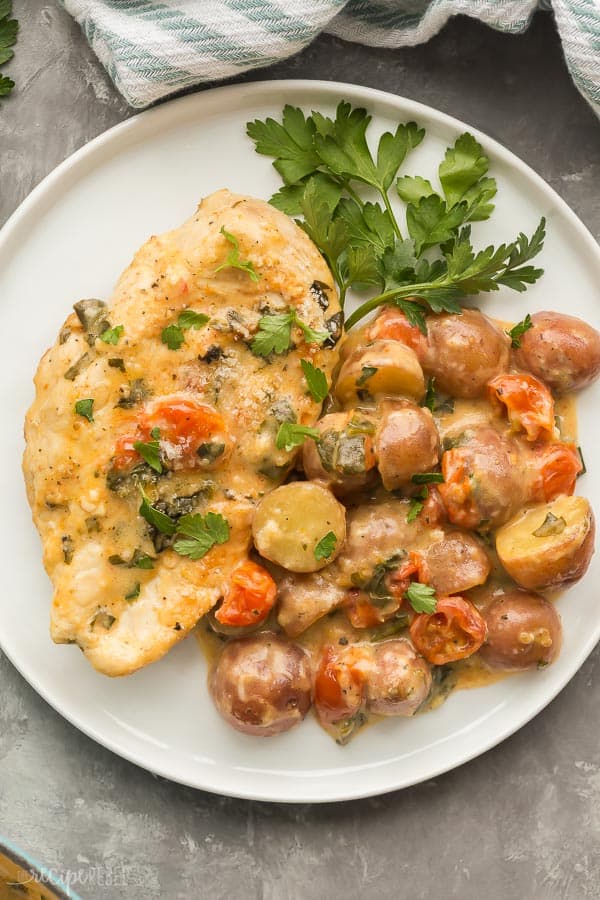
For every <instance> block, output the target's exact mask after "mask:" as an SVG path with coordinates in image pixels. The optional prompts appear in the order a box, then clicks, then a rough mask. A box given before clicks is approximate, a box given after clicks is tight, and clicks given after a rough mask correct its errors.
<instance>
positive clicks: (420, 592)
mask: <svg viewBox="0 0 600 900" xmlns="http://www.w3.org/2000/svg"><path fill="white" fill-rule="evenodd" d="M404 596H405V597H406V599H407V600H408V601H409V603H410V605H411V606H412V608H413V609H414V611H415V612H416V613H427V615H429V616H431V615H433V613H434V612H435V610H436V607H437V598H436V596H435V590H434V589H433V588H432V587H430V586H429V585H428V584H421V583H420V582H419V581H412V582H411V583H410V585H409V587H408V590H407V592H406V593H405V595H404Z"/></svg>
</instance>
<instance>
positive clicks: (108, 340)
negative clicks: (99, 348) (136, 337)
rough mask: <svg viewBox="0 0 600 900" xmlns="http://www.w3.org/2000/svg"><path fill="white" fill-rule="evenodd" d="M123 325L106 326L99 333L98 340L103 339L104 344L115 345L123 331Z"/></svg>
mask: <svg viewBox="0 0 600 900" xmlns="http://www.w3.org/2000/svg"><path fill="white" fill-rule="evenodd" d="M124 331H125V327H124V326H123V325H115V327H114V328H107V329H106V330H105V331H103V332H102V334H101V335H100V340H101V341H104V343H105V344H112V345H113V346H116V345H117V344H118V343H119V340H120V338H121V335H122V334H123V333H124Z"/></svg>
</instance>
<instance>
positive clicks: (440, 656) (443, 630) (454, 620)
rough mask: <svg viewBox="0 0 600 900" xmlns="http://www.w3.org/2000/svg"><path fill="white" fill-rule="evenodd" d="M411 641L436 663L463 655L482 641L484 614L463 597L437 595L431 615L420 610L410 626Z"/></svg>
mask: <svg viewBox="0 0 600 900" xmlns="http://www.w3.org/2000/svg"><path fill="white" fill-rule="evenodd" d="M410 636H411V638H412V642H413V644H414V645H415V647H416V648H417V650H418V651H419V653H422V654H423V656H424V657H425V659H426V660H427V661H428V662H430V663H433V664H434V665H436V666H443V665H444V664H445V663H449V662H454V660H457V659H465V658H466V657H467V656H471V655H472V654H473V653H475V652H476V651H477V650H479V648H480V647H481V645H482V644H483V642H484V640H485V636H486V625H485V620H484V618H483V616H482V615H481V614H480V613H479V612H478V610H477V609H475V607H474V606H473V604H472V603H469V601H468V600H465V599H464V598H463V597H457V596H455V597H439V598H438V601H437V607H436V611H435V612H434V613H432V615H427V614H426V613H420V614H419V615H418V616H416V617H415V618H414V620H413V622H412V624H411V626H410Z"/></svg>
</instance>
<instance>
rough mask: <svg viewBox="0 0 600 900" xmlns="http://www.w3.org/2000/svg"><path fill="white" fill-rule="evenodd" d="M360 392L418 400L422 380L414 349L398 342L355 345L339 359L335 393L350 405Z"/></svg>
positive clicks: (422, 391)
mask: <svg viewBox="0 0 600 900" xmlns="http://www.w3.org/2000/svg"><path fill="white" fill-rule="evenodd" d="M371 370H372V371H371ZM369 372H371V374H369ZM363 392H364V393H365V394H368V395H370V396H371V397H381V396H392V397H395V396H398V397H407V398H409V399H411V400H416V401H417V402H419V401H420V400H421V399H422V398H423V396H424V395H425V379H424V377H423V370H422V368H421V366H420V364H419V360H418V359H417V356H416V354H415V352H414V350H411V348H410V347H407V346H406V345H405V344H401V343H400V342H399V341H386V340H383V341H373V343H372V344H368V345H367V346H366V347H364V348H363V347H361V346H360V345H359V346H358V347H357V348H356V350H354V352H353V353H351V354H350V355H349V356H348V357H347V359H346V360H345V361H344V362H343V364H342V367H341V369H340V371H339V374H338V377H337V380H336V385H335V393H336V396H337V398H338V400H339V401H340V402H341V403H345V404H350V403H356V400H357V398H359V399H360V397H361V395H362V393H363Z"/></svg>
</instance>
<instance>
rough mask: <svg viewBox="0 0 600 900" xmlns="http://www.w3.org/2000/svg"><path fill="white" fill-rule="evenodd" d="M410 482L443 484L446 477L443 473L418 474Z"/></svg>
mask: <svg viewBox="0 0 600 900" xmlns="http://www.w3.org/2000/svg"><path fill="white" fill-rule="evenodd" d="M410 480H411V481H412V483H413V484H443V482H444V476H443V475H442V473H441V472H418V473H417V474H416V475H413V476H412V478H411V479H410Z"/></svg>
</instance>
